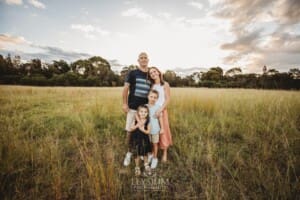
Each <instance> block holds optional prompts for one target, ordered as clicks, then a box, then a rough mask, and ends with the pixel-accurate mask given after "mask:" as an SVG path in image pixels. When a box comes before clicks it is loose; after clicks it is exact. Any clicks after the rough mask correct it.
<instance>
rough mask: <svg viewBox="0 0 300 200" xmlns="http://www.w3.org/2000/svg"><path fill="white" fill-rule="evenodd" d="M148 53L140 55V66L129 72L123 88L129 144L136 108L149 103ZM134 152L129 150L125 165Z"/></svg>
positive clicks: (127, 140) (127, 141) (128, 162)
mask: <svg viewBox="0 0 300 200" xmlns="http://www.w3.org/2000/svg"><path fill="white" fill-rule="evenodd" d="M148 62H149V59H148V55H147V54H146V53H145V52H142V53H140V55H139V57H138V63H139V67H138V68H137V69H135V70H132V71H130V72H129V73H128V75H127V77H126V79H125V84H124V88H123V93H122V96H123V111H124V112H125V113H127V116H126V127H125V130H126V131H127V137H126V143H127V145H128V146H129V141H130V132H129V131H130V127H131V125H132V123H133V122H134V120H135V114H136V109H137V107H139V106H140V105H143V104H147V103H148V98H147V96H148V93H149V91H150V81H149V80H148V79H147V73H148ZM131 155H132V153H131V152H130V151H129V150H128V152H127V153H126V156H125V159H124V166H128V165H129V164H130V159H131Z"/></svg>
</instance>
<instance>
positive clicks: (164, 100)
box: [149, 67, 173, 162]
mask: <svg viewBox="0 0 300 200" xmlns="http://www.w3.org/2000/svg"><path fill="white" fill-rule="evenodd" d="M149 78H150V81H151V83H152V84H151V85H152V89H154V90H157V91H158V92H159V96H158V100H157V102H156V103H157V104H158V105H159V106H160V109H159V110H158V111H157V112H156V115H157V117H159V115H160V114H162V118H163V130H164V132H163V134H161V135H160V137H159V147H160V149H162V150H163V156H162V162H166V161H167V153H168V148H169V146H170V145H172V143H173V142H172V135H171V131H170V126H169V120H168V112H167V106H168V104H169V102H170V85H169V83H168V82H166V81H164V80H163V76H162V73H161V72H160V71H159V69H157V68H156V67H150V68H149Z"/></svg>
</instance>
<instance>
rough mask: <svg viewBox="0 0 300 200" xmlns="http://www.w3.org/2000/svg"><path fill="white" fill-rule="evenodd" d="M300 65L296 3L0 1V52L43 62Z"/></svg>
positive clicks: (256, 68)
mask: <svg viewBox="0 0 300 200" xmlns="http://www.w3.org/2000/svg"><path fill="white" fill-rule="evenodd" d="M140 52H147V53H148V56H149V59H150V62H149V66H157V67H158V68H160V69H161V70H162V71H165V70H175V71H179V72H187V71H193V70H194V71H197V70H204V69H207V68H210V67H215V66H220V67H221V68H223V69H224V70H228V69H230V68H232V67H240V68H241V69H242V70H243V72H245V73H260V72H262V67H263V66H264V65H266V66H267V67H268V68H269V69H270V68H273V69H277V70H279V71H288V70H289V69H291V68H299V67H300V1H299V0H252V1H249V0H186V1H185V0H164V1H158V0H125V1H121V0H110V1H108V0H107V1H104V0H86V1H79V0H51V1H50V0H49V1H46V0H0V54H2V55H5V56H6V55H7V54H8V53H10V54H12V55H16V54H17V55H20V56H21V58H22V59H25V60H29V59H33V58H40V59H41V60H42V61H44V62H51V61H52V60H59V59H63V60H66V61H68V62H73V61H75V60H77V59H83V58H89V57H91V56H101V57H103V58H105V59H107V60H108V61H109V62H110V63H111V65H112V68H113V69H114V70H119V69H121V68H122V67H124V66H128V65H130V64H137V57H138V54H139V53H140Z"/></svg>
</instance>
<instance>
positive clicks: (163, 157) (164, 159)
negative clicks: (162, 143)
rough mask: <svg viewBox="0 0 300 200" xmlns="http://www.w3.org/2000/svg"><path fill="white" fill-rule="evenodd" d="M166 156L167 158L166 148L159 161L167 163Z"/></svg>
mask: <svg viewBox="0 0 300 200" xmlns="http://www.w3.org/2000/svg"><path fill="white" fill-rule="evenodd" d="M167 156H168V148H165V149H163V156H162V159H161V161H162V162H167V160H168V158H167Z"/></svg>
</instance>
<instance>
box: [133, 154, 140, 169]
mask: <svg viewBox="0 0 300 200" xmlns="http://www.w3.org/2000/svg"><path fill="white" fill-rule="evenodd" d="M134 162H135V166H136V167H139V166H140V156H137V157H136V158H135V159H134Z"/></svg>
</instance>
